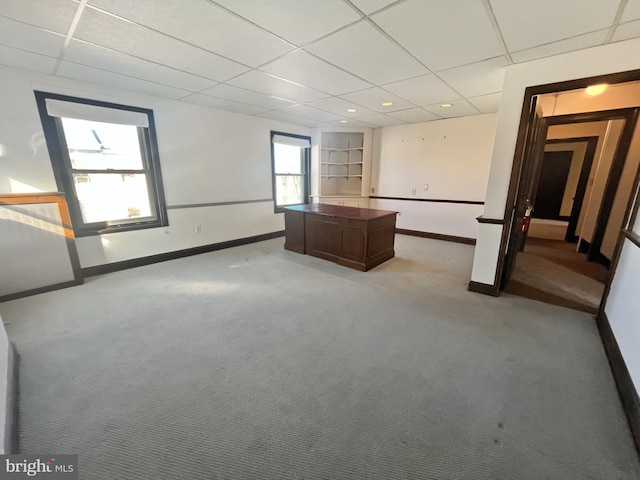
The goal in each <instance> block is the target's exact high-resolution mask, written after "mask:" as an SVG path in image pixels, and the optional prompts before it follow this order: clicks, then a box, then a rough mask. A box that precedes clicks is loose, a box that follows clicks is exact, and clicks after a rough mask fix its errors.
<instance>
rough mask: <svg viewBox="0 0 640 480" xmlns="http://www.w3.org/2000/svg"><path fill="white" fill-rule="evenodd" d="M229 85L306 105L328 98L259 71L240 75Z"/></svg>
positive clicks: (317, 92)
mask: <svg viewBox="0 0 640 480" xmlns="http://www.w3.org/2000/svg"><path fill="white" fill-rule="evenodd" d="M228 83H229V84H231V85H235V86H236V87H241V88H246V89H247V90H252V91H254V92H259V93H264V94H265V95H273V96H274V97H278V98H283V99H285V100H290V101H293V102H302V103H304V102H309V101H311V100H317V99H319V98H323V97H326V96H327V95H326V94H324V93H321V92H319V91H317V90H313V89H311V88H308V87H305V86H303V85H298V84H296V83H292V82H288V81H286V80H282V79H280V78H276V77H274V76H272V75H269V74H266V73H263V72H258V71H257V70H252V71H250V72H247V73H245V74H243V75H240V76H239V77H236V78H234V79H232V80H230V81H229V82H228Z"/></svg>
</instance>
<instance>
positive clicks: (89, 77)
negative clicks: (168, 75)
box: [56, 62, 190, 99]
mask: <svg viewBox="0 0 640 480" xmlns="http://www.w3.org/2000/svg"><path fill="white" fill-rule="evenodd" d="M56 75H57V76H59V77H65V78H72V79H74V80H81V81H83V82H89V83H95V84H98V85H106V86H108V87H114V88H121V89H122V90H130V91H133V92H141V93H147V94H149V95H156V96H158V97H165V98H173V99H178V98H181V97H184V96H185V95H189V93H190V92H188V91H186V90H181V89H179V88H174V87H169V86H167V85H161V84H159V83H154V82H148V81H146V80H140V79H139V78H133V77H127V76H125V75H120V74H119V73H114V72H107V71H106V70H100V69H97V68H92V67H86V66H84V65H78V64H77V63H71V62H60V66H59V67H58V71H57V72H56Z"/></svg>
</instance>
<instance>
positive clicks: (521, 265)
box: [504, 237, 608, 313]
mask: <svg viewBox="0 0 640 480" xmlns="http://www.w3.org/2000/svg"><path fill="white" fill-rule="evenodd" d="M607 275H608V270H607V268H606V267H605V266H604V265H601V264H599V263H595V262H589V261H587V254H586V253H579V252H577V251H576V244H575V243H569V242H565V241H562V240H547V239H542V238H533V237H529V238H527V242H526V244H525V248H524V251H523V252H520V253H518V256H517V257H516V265H515V268H514V271H513V274H512V276H511V280H510V281H509V283H507V285H506V286H505V289H504V291H505V292H507V293H510V294H513V295H518V296H521V297H525V298H531V299H533V300H539V301H541V302H546V303H551V304H553V305H560V306H563V307H567V308H574V309H576V310H581V311H584V312H588V313H596V312H597V311H598V306H599V305H600V300H602V294H603V293H604V284H605V282H606V280H607Z"/></svg>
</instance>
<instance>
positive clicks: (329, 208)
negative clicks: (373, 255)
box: [285, 203, 398, 220]
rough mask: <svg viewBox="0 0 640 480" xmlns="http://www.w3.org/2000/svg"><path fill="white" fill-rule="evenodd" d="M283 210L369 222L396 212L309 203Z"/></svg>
mask: <svg viewBox="0 0 640 480" xmlns="http://www.w3.org/2000/svg"><path fill="white" fill-rule="evenodd" d="M285 210H292V211H296V212H305V213H316V214H319V215H330V216H333V217H342V218H355V219H360V220H371V219H374V218H380V217H386V216H388V215H396V214H397V213H398V212H393V211H390V210H374V209H373V208H357V207H346V206H344V205H329V204H326V203H310V204H308V205H294V206H292V207H286V208H285Z"/></svg>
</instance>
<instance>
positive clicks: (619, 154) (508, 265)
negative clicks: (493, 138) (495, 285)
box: [496, 99, 638, 289]
mask: <svg viewBox="0 0 640 480" xmlns="http://www.w3.org/2000/svg"><path fill="white" fill-rule="evenodd" d="M532 102H533V99H532ZM534 105H535V103H534ZM637 110H638V109H637V108H619V109H613V110H602V111H597V112H585V113H573V114H568V115H556V116H553V117H546V118H545V121H544V122H543V124H542V130H541V135H544V138H545V139H546V137H547V131H548V129H549V127H551V126H554V125H565V124H574V123H589V122H599V121H608V120H616V119H622V120H625V126H624V128H623V132H622V135H621V137H620V140H619V141H618V146H617V147H616V152H615V157H614V160H613V163H615V164H616V165H617V167H616V168H617V170H616V172H613V164H612V169H611V172H610V174H609V178H610V179H611V178H612V180H609V179H608V180H607V187H606V189H605V192H606V193H608V194H609V195H612V198H611V199H610V201H608V202H607V203H606V204H605V203H604V200H603V202H602V204H601V206H600V210H599V213H598V216H597V220H596V226H597V228H596V231H598V227H600V224H601V223H605V225H604V227H603V230H602V233H601V235H600V236H599V237H597V236H596V233H595V232H594V237H593V239H592V242H591V244H590V246H589V260H592V261H593V260H600V256H599V255H598V254H600V246H601V245H602V238H603V237H604V230H606V221H605V219H606V218H608V215H609V213H610V211H611V206H612V205H613V199H614V197H615V191H616V189H617V186H618V182H619V180H620V175H621V174H622V167H624V161H625V159H626V156H627V153H628V151H629V146H630V144H631V138H632V137H633V133H634V130H635V125H636V121H637V117H638V114H637ZM529 115H530V114H529ZM527 130H528V127H527ZM529 137H530V136H529ZM523 142H524V145H523V149H522V150H523V152H524V148H525V147H526V149H527V152H528V151H530V149H531V148H535V147H536V144H535V143H531V139H529V140H528V141H525V139H524V138H523ZM520 163H521V165H520V169H519V174H518V178H517V184H518V185H517V188H515V189H514V191H513V197H512V198H513V200H512V201H513V205H514V207H512V208H513V210H514V218H513V219H512V221H511V225H510V229H509V232H510V235H509V237H508V238H506V239H505V238H504V237H505V233H504V232H503V241H504V242H505V248H506V250H505V251H506V252H507V253H506V255H505V257H506V258H505V259H504V260H503V261H502V265H499V266H500V268H501V270H502V271H501V272H496V275H498V274H500V275H501V276H502V280H501V282H500V283H499V286H500V287H499V288H500V289H502V288H504V287H505V286H506V284H507V282H508V281H509V275H510V272H511V270H512V269H513V264H514V262H515V256H516V254H517V251H521V250H522V247H523V246H524V244H523V242H524V241H525V240H526V236H525V234H520V233H519V230H518V229H517V227H518V223H517V221H518V217H516V215H520V216H521V215H522V213H524V211H521V210H522V208H521V205H523V203H524V202H525V200H526V198H531V193H530V191H531V190H533V191H535V189H536V187H537V182H538V180H539V178H540V169H541V167H542V162H536V156H535V155H533V156H532V155H523V156H522V158H521V159H520ZM531 169H536V171H535V172H534V173H533V175H532V176H531ZM618 170H619V172H618ZM612 174H613V176H612ZM616 174H617V175H616ZM531 178H532V179H533V180H530V179H531ZM513 180H514V176H513V172H512V181H513ZM530 181H532V182H533V183H532V184H530V185H525V183H527V182H530ZM511 187H512V185H510V186H509V190H510V193H511ZM507 202H509V199H507ZM603 206H604V207H605V208H602V207H603ZM505 218H509V217H506V216H505Z"/></svg>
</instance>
